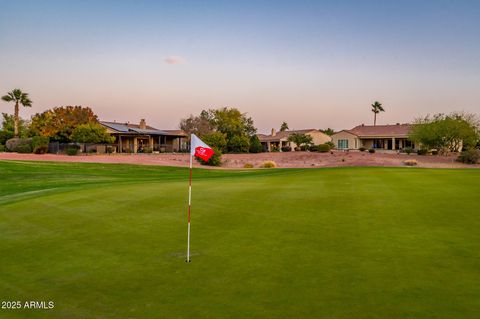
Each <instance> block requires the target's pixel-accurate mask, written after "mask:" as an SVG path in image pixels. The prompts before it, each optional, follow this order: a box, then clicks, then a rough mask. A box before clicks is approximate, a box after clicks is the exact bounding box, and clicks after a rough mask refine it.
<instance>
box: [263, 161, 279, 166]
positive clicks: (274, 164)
mask: <svg viewBox="0 0 480 319" xmlns="http://www.w3.org/2000/svg"><path fill="white" fill-rule="evenodd" d="M275 167H277V163H275V162H274V161H265V162H263V163H262V164H260V168H275Z"/></svg>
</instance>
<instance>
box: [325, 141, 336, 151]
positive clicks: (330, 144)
mask: <svg viewBox="0 0 480 319" xmlns="http://www.w3.org/2000/svg"><path fill="white" fill-rule="evenodd" d="M325 144H327V145H328V146H330V149H334V148H335V143H333V142H332V141H328V142H327V143H325Z"/></svg>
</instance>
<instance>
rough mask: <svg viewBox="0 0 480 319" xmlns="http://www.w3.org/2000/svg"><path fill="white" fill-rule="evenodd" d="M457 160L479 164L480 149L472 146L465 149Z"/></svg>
mask: <svg viewBox="0 0 480 319" xmlns="http://www.w3.org/2000/svg"><path fill="white" fill-rule="evenodd" d="M457 160H458V161H459V162H462V163H466V164H477V163H478V162H479V161H480V150H478V149H475V148H471V149H468V150H466V151H463V152H462V153H460V155H459V156H458V159H457Z"/></svg>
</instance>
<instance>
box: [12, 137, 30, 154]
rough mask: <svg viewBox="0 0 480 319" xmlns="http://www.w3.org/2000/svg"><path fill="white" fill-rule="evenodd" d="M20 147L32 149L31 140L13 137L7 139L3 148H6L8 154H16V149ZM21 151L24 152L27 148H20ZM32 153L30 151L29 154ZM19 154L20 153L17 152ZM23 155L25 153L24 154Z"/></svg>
mask: <svg viewBox="0 0 480 319" xmlns="http://www.w3.org/2000/svg"><path fill="white" fill-rule="evenodd" d="M21 145H28V146H29V147H30V149H32V139H31V138H19V137H14V138H11V139H9V140H8V141H7V142H6V143H5V147H6V148H7V150H8V151H10V152H18V151H17V148H18V147H19V146H21ZM21 149H22V151H23V150H26V149H27V148H26V147H22V148H21ZM31 152H32V151H30V153H31ZM19 153H20V152H19ZM24 153H25V152H24Z"/></svg>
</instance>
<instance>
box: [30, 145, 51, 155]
mask: <svg viewBox="0 0 480 319" xmlns="http://www.w3.org/2000/svg"><path fill="white" fill-rule="evenodd" d="M33 152H34V153H35V154H45V153H47V152H48V145H40V146H37V147H35V148H34V149H33Z"/></svg>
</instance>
